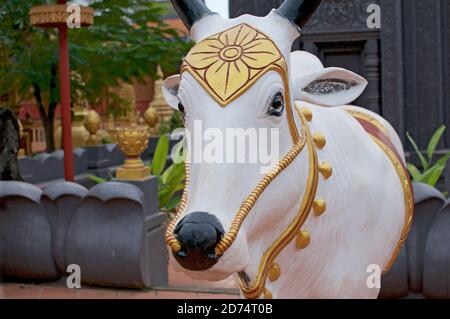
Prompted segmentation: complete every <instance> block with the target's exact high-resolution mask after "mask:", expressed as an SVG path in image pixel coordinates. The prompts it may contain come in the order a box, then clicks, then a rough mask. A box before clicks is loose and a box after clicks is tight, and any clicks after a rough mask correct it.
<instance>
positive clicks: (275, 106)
mask: <svg viewBox="0 0 450 319" xmlns="http://www.w3.org/2000/svg"><path fill="white" fill-rule="evenodd" d="M283 111H284V97H283V93H281V92H278V93H277V94H275V96H274V97H273V99H272V102H271V104H270V108H269V112H268V114H269V115H271V116H276V117H280V116H281V115H282V114H283Z"/></svg>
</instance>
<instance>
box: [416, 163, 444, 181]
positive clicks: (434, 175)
mask: <svg viewBox="0 0 450 319" xmlns="http://www.w3.org/2000/svg"><path fill="white" fill-rule="evenodd" d="M444 169H445V165H440V164H435V165H434V166H433V167H431V168H429V169H428V170H427V171H425V173H423V175H422V177H421V178H420V179H419V180H418V182H419V183H425V184H428V185H430V186H432V187H435V186H436V183H437V181H438V180H439V177H440V176H441V175H442V173H443V171H444Z"/></svg>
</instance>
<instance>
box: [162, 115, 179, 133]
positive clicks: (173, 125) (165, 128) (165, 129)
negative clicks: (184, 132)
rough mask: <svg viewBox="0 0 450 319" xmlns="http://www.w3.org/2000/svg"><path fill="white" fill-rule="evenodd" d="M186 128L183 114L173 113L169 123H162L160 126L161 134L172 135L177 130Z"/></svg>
mask: <svg viewBox="0 0 450 319" xmlns="http://www.w3.org/2000/svg"><path fill="white" fill-rule="evenodd" d="M182 127H184V123H183V115H182V113H181V112H173V113H172V117H171V118H170V120H169V121H168V122H162V123H160V125H159V134H160V135H163V134H170V133H172V132H173V131H175V130H176V129H177V128H182Z"/></svg>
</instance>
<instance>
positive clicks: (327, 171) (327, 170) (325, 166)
mask: <svg viewBox="0 0 450 319" xmlns="http://www.w3.org/2000/svg"><path fill="white" fill-rule="evenodd" d="M319 172H320V173H321V174H322V176H323V178H324V179H329V178H330V177H331V175H333V168H332V167H331V165H330V164H329V163H328V162H322V163H321V164H320V166H319Z"/></svg>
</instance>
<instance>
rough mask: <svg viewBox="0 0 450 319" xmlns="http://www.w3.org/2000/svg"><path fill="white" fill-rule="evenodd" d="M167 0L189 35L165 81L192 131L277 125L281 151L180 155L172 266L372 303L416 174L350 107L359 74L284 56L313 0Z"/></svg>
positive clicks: (375, 123) (359, 88) (285, 292)
mask: <svg viewBox="0 0 450 319" xmlns="http://www.w3.org/2000/svg"><path fill="white" fill-rule="evenodd" d="M172 3H173V5H174V6H175V8H176V10H177V12H178V14H179V16H180V18H181V19H182V20H183V22H184V23H185V25H186V27H187V28H188V29H189V31H190V37H191V38H192V39H193V40H194V41H195V42H196V44H195V45H194V47H193V48H192V49H191V51H190V52H189V53H188V54H187V56H186V57H185V59H184V60H183V63H182V65H181V72H180V75H176V76H172V77H170V78H168V79H167V80H166V81H165V85H164V89H163V91H164V95H165V98H166V100H167V103H168V104H170V105H171V106H172V107H174V108H176V109H177V110H180V111H181V112H183V113H184V117H185V127H186V130H187V131H191V132H192V131H193V130H194V126H195V123H194V122H195V121H196V120H201V121H202V122H201V123H202V130H203V131H205V130H207V129H209V128H214V129H216V130H220V131H221V132H223V134H226V130H227V129H228V128H241V129H242V130H247V129H251V128H256V129H267V128H270V129H276V130H278V132H279V151H278V152H279V154H277V155H278V159H277V161H276V162H275V164H274V165H272V167H271V168H270V169H268V170H265V171H264V170H262V169H261V165H262V164H261V163H259V164H255V163H250V162H249V163H236V164H233V165H230V164H229V163H223V162H219V161H217V162H214V161H210V162H207V163H206V162H202V161H193V160H189V159H190V158H192V156H193V154H188V155H187V157H188V158H187V164H186V173H187V176H186V187H185V190H184V194H183V197H182V200H181V205H180V206H181V207H180V210H179V213H178V215H177V216H176V218H175V219H174V220H173V221H172V222H171V223H170V225H169V226H168V229H167V232H166V242H167V244H168V246H169V247H170V249H171V251H172V254H171V255H172V257H173V258H174V259H175V262H174V264H175V268H176V270H177V271H182V272H184V273H185V274H186V275H187V276H189V277H191V278H194V279H203V280H205V279H206V280H211V281H219V280H223V279H225V278H227V277H229V276H231V275H235V278H236V281H237V283H238V284H239V287H240V291H241V296H242V297H244V298H376V297H377V296H378V294H379V289H380V286H379V284H378V283H379V277H380V276H381V274H382V273H383V271H387V270H388V269H389V268H390V267H391V266H392V264H393V262H394V261H395V258H396V257H397V255H398V253H399V250H400V248H401V247H402V245H403V244H404V241H405V239H406V237H407V234H408V231H409V229H410V226H411V221H412V214H413V194H412V190H411V183H410V180H409V177H408V174H407V173H406V170H405V158H404V152H403V148H402V145H401V142H400V139H399V137H398V136H397V134H396V132H395V131H394V129H393V128H392V126H391V125H390V124H389V123H388V122H387V121H386V120H384V119H383V118H382V117H380V116H378V115H377V114H374V113H372V112H370V111H368V110H365V109H363V108H359V107H355V106H350V105H348V104H349V103H351V102H352V101H354V100H355V99H357V98H358V97H359V96H360V95H361V93H362V92H363V90H364V89H365V87H366V85H367V82H366V80H365V79H363V78H362V77H360V76H358V75H356V74H354V73H352V72H350V71H347V70H344V69H341V68H324V66H323V65H322V63H321V62H320V61H319V59H318V58H316V57H315V56H313V55H311V54H309V53H306V52H303V51H297V52H292V53H291V47H292V44H293V42H294V40H295V39H296V38H297V37H299V36H300V33H301V31H300V27H302V26H303V25H304V24H305V23H306V22H307V21H308V19H309V18H310V17H311V16H312V14H313V13H314V11H315V10H316V9H317V7H318V6H319V5H320V0H286V1H285V2H284V3H283V4H282V5H281V6H280V7H279V8H278V9H276V10H273V11H272V12H271V13H269V14H268V15H267V16H265V17H255V16H251V15H243V16H241V17H238V18H235V19H224V18H222V17H221V16H220V15H219V14H217V13H213V12H211V11H210V10H209V9H208V8H207V7H206V6H205V5H204V4H203V2H202V1H200V0H184V1H182V0H179V1H177V0H172ZM192 136H193V134H191V137H190V138H189V141H188V142H191V143H192V144H193V145H191V146H193V147H194V148H195V143H198V141H197V140H195V139H194V138H193V137H192ZM267 143H268V144H269V141H268V142H267ZM238 146H241V147H242V145H238ZM260 147H263V148H265V149H269V148H270V147H271V145H260ZM191 149H192V147H191ZM172 257H171V258H172Z"/></svg>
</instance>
